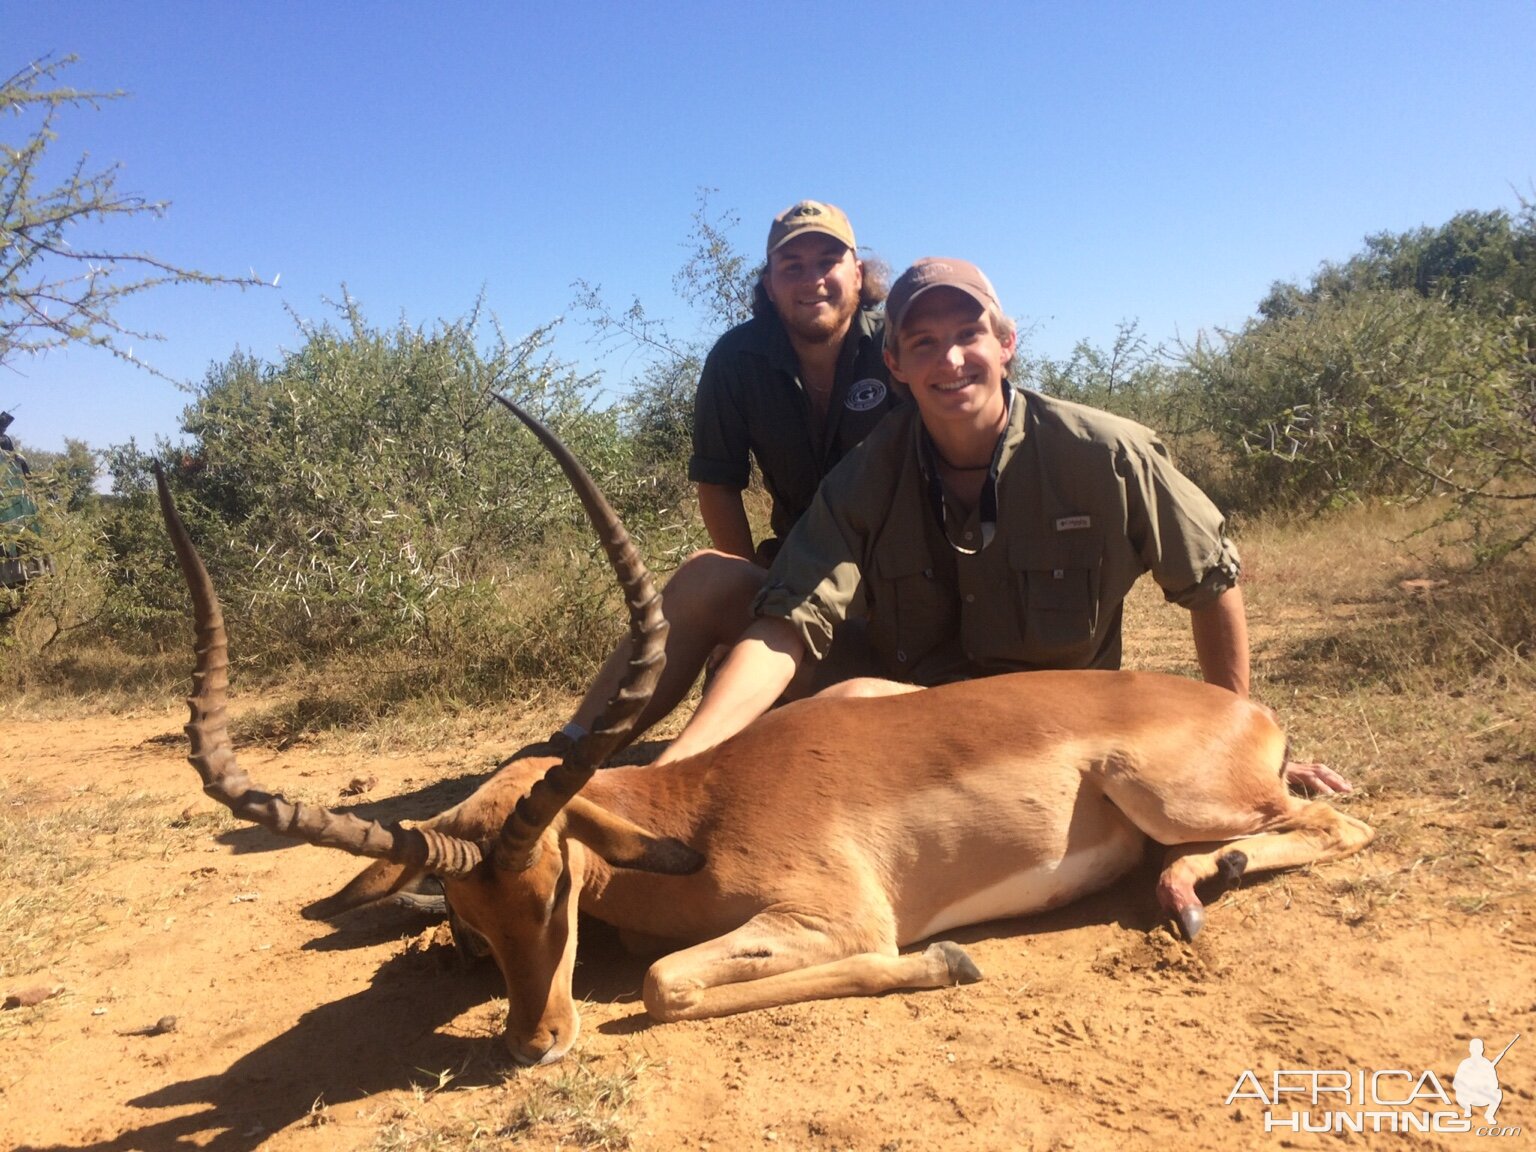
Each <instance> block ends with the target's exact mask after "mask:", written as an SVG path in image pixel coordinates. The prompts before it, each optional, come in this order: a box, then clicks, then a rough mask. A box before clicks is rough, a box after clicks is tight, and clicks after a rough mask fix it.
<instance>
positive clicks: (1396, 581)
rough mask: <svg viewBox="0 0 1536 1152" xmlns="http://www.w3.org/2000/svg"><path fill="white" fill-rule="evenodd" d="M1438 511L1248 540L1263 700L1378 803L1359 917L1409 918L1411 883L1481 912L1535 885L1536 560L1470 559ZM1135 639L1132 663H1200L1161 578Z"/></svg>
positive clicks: (1373, 516)
mask: <svg viewBox="0 0 1536 1152" xmlns="http://www.w3.org/2000/svg"><path fill="white" fill-rule="evenodd" d="M1434 516H1435V510H1434V509H1431V508H1420V509H1413V510H1404V509H1397V508H1369V509H1368V508H1358V509H1352V510H1350V511H1348V512H1345V513H1342V514H1339V515H1337V516H1335V517H1331V518H1327V519H1324V520H1320V521H1313V522H1305V523H1302V522H1284V521H1268V522H1265V523H1261V524H1256V525H1252V526H1250V527H1249V529H1248V531H1247V532H1246V533H1245V534H1244V535H1243V536H1242V538H1241V540H1240V545H1241V550H1242V553H1243V560H1244V592H1245V596H1246V600H1247V605H1248V614H1249V622H1250V628H1251V632H1252V641H1253V690H1254V694H1255V695H1256V696H1257V697H1258V698H1259V699H1261V700H1263V701H1265V702H1266V703H1268V704H1269V705H1271V706H1272V707H1274V708H1275V709H1276V711H1277V712H1278V713H1279V714H1280V716H1281V718H1282V719H1283V721H1284V722H1285V724H1286V726H1287V729H1288V731H1289V733H1290V735H1291V739H1292V744H1293V749H1294V754H1295V755H1296V756H1297V758H1299V759H1309V760H1321V761H1324V762H1326V763H1329V764H1331V765H1332V766H1333V767H1335V768H1337V769H1339V770H1340V771H1342V772H1343V773H1344V774H1345V775H1346V776H1347V777H1348V778H1349V779H1350V780H1351V781H1352V782H1353V783H1354V785H1355V787H1356V790H1357V793H1358V794H1359V795H1360V796H1361V797H1363V798H1364V799H1366V800H1367V802H1369V803H1370V804H1371V806H1372V810H1373V816H1372V820H1373V823H1374V824H1375V825H1376V828H1377V839H1376V841H1375V844H1374V845H1373V847H1372V852H1371V860H1372V861H1373V862H1374V865H1375V867H1374V868H1373V870H1372V871H1371V872H1369V873H1368V874H1366V875H1365V876H1363V877H1361V878H1359V879H1357V880H1354V881H1350V882H1348V883H1347V884H1341V885H1336V886H1335V888H1334V891H1332V892H1331V893H1330V894H1329V897H1328V899H1329V902H1330V904H1331V906H1332V909H1333V911H1334V912H1335V914H1337V915H1338V916H1340V917H1341V918H1343V919H1344V920H1346V921H1347V922H1349V923H1352V924H1358V923H1363V922H1365V921H1368V920H1371V919H1373V918H1383V917H1390V916H1392V915H1394V914H1395V910H1396V908H1397V906H1398V904H1399V899H1400V897H1401V896H1402V894H1403V893H1404V892H1405V891H1406V890H1408V889H1409V888H1410V887H1413V888H1417V889H1420V890H1424V889H1426V888H1427V889H1428V890H1431V891H1435V892H1437V893H1438V894H1439V898H1440V900H1441V901H1442V902H1443V904H1444V905H1445V906H1446V907H1448V908H1451V909H1454V910H1456V911H1458V912H1460V913H1462V914H1465V915H1486V914H1490V913H1492V912H1495V911H1497V910H1498V909H1499V907H1500V906H1501V905H1503V904H1506V903H1508V902H1509V901H1511V900H1513V899H1516V898H1519V897H1521V896H1529V895H1530V894H1531V892H1532V886H1531V883H1530V871H1529V867H1528V861H1529V859H1530V853H1532V852H1533V851H1536V834H1533V831H1532V828H1533V824H1536V800H1533V796H1536V720H1533V717H1536V559H1533V558H1521V557H1516V558H1514V559H1513V560H1511V561H1508V562H1506V563H1504V564H1502V565H1499V566H1496V567H1494V568H1491V569H1488V570H1485V571H1481V572H1468V571H1466V570H1462V569H1458V568H1456V567H1455V566H1454V562H1455V561H1457V560H1459V559H1462V557H1460V556H1459V555H1458V552H1457V549H1458V547H1459V541H1458V538H1457V535H1456V532H1455V529H1454V528H1451V529H1446V528H1444V527H1440V528H1432V529H1431V530H1426V526H1429V525H1432V524H1433V520H1434ZM1410 580H1429V581H1433V582H1436V583H1435V584H1434V585H1433V586H1432V587H1428V588H1425V587H1423V586H1420V587H1413V586H1409V587H1407V588H1405V587H1404V586H1403V582H1404V581H1410ZM1439 581H1444V583H1443V584H1441V583H1438V582H1439ZM1126 636H1127V641H1128V643H1127V649H1126V663H1127V665H1129V666H1134V667H1144V668H1154V669H1157V670H1160V671H1169V672H1176V673H1181V674H1184V675H1191V676H1193V675H1196V674H1197V670H1196V665H1195V662H1194V655H1193V649H1192V645H1191V644H1190V640H1189V626H1188V619H1187V617H1186V616H1185V615H1184V614H1183V613H1182V612H1180V611H1178V610H1177V609H1173V608H1169V607H1167V606H1166V605H1165V604H1164V603H1163V601H1162V597H1161V594H1160V593H1159V592H1158V590H1157V589H1156V588H1155V587H1153V586H1151V585H1150V584H1149V583H1146V582H1144V583H1143V584H1142V585H1141V586H1138V588H1137V590H1136V592H1135V594H1134V595H1133V596H1132V598H1131V600H1130V602H1129V603H1128V605H1127V620H1126Z"/></svg>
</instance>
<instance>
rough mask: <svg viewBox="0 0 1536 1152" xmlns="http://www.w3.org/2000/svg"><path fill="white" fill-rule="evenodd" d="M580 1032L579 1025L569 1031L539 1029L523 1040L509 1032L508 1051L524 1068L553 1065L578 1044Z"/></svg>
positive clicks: (507, 1037)
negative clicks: (578, 1033) (577, 1034)
mask: <svg viewBox="0 0 1536 1152" xmlns="http://www.w3.org/2000/svg"><path fill="white" fill-rule="evenodd" d="M578 1031H579V1024H578V1026H575V1027H572V1028H571V1029H570V1030H569V1031H567V1030H566V1029H563V1028H539V1029H538V1030H537V1031H535V1032H534V1033H533V1034H532V1035H530V1036H525V1037H523V1038H521V1039H519V1038H517V1037H515V1036H514V1035H513V1034H512V1033H511V1032H510V1031H509V1032H507V1034H506V1044H507V1051H508V1053H510V1054H511V1056H512V1059H514V1060H516V1061H517V1062H518V1064H520V1065H522V1067H524V1068H534V1067H537V1066H539V1065H541V1064H553V1063H554V1062H555V1061H556V1060H558V1059H560V1057H562V1056H564V1055H565V1054H566V1052H568V1051H569V1050H570V1047H571V1045H572V1044H574V1043H575V1042H576V1033H577V1032H578Z"/></svg>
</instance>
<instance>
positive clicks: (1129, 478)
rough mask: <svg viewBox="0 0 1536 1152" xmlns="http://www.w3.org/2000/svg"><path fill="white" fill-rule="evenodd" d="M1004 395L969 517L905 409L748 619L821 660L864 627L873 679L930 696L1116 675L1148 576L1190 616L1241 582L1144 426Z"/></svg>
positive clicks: (853, 463) (851, 465)
mask: <svg viewBox="0 0 1536 1152" xmlns="http://www.w3.org/2000/svg"><path fill="white" fill-rule="evenodd" d="M1004 387H1005V388H1008V387H1010V386H1009V385H1007V384H1004ZM1010 391H1011V393H1012V395H1011V400H1010V405H1009V414H1008V426H1007V429H1006V431H1005V432H1004V434H1003V437H1002V438H1001V440H1000V441H999V443H998V447H997V452H996V455H995V456H994V459H993V462H992V469H991V472H990V473H989V478H988V488H989V489H990V490H991V492H990V495H989V494H988V493H987V492H984V493H983V498H982V500H981V502H980V503H979V504H978V507H977V508H976V509H975V510H974V511H972V512H971V513H970V514H969V515H963V514H961V512H960V510H959V509H958V508H957V507H956V506H955V505H954V504H953V503H952V502H950V501H948V500H947V499H946V498H945V497H944V496H943V494H942V489H941V488H940V486H939V485H938V484H937V482H936V480H935V475H934V471H933V466H932V463H931V449H930V448H929V447H928V440H927V433H926V431H925V430H924V429H923V427H922V422H921V420H920V419H919V418H918V413H917V410H916V408H915V407H914V406H912V405H907V406H906V407H904V408H902V409H899V410H898V411H897V412H896V413H894V414H893V415H892V416H891V417H890V418H889V419H888V420H886V422H885V423H884V424H882V425H881V427H880V428H878V429H877V430H876V431H875V432H874V433H873V434H872V435H871V436H870V437H869V439H867V440H866V441H865V442H864V443H863V444H861V445H860V446H859V447H858V448H856V449H854V450H853V451H852V452H851V453H849V455H848V456H847V458H846V459H844V461H843V462H842V463H841V464H840V465H839V466H838V467H837V468H836V469H834V470H833V471H832V473H831V474H830V475H829V476H828V477H827V479H826V481H825V483H823V484H822V486H821V489H820V490H819V491H818V492H817V494H816V498H815V500H814V501H813V502H812V505H811V507H810V509H809V510H808V511H807V513H806V515H805V516H804V517H803V518H802V519H801V521H800V523H799V524H798V525H797V526H796V527H795V529H794V531H793V532H792V533H791V534H790V536H789V538H788V540H786V541H785V544H784V547H783V549H782V550H781V551H780V552H779V555H778V558H777V559H776V561H775V562H774V565H773V568H772V570H771V572H770V573H769V577H768V584H767V586H766V587H765V588H764V589H763V591H762V592H761V593H760V594H759V596H758V598H757V600H756V602H755V604H754V611H755V612H756V613H757V614H758V615H760V616H777V617H780V618H783V619H787V620H789V621H790V622H791V623H793V624H794V625H795V627H796V628H797V629H798V630H799V632H800V635H801V638H802V639H803V640H804V641H805V644H806V646H807V648H808V649H809V651H810V652H811V653H812V654H814V656H815V657H816V658H818V659H820V658H822V657H823V656H825V655H826V652H827V648H828V646H829V644H830V642H831V636H832V628H833V625H834V624H836V623H837V622H838V621H840V620H843V619H847V618H849V617H858V616H863V617H867V619H868V637H869V642H870V645H871V647H872V648H873V649H874V652H875V655H876V657H877V659H878V660H879V661H880V662H881V663H882V664H883V665H884V667H883V668H881V669H877V670H876V674H879V675H883V676H886V677H888V678H890V679H896V680H904V681H908V682H911V683H916V684H935V683H941V682H944V681H947V680H955V679H964V678H968V677H975V676H986V675H991V674H994V673H998V672H1011V671H1027V670H1035V669H1045V668H1117V667H1119V665H1120V626H1121V612H1122V602H1123V601H1124V599H1125V596H1126V594H1127V593H1128V592H1129V591H1130V589H1131V586H1132V585H1133V584H1134V583H1135V582H1136V580H1137V578H1138V577H1140V576H1141V574H1142V573H1143V572H1150V573H1152V577H1153V579H1154V580H1156V581H1157V583H1158V584H1159V585H1160V586H1161V587H1162V589H1163V592H1164V594H1165V596H1166V597H1167V599H1168V600H1170V601H1172V602H1174V603H1177V604H1180V605H1182V606H1184V607H1186V608H1199V607H1202V606H1204V605H1207V604H1210V603H1212V602H1213V601H1214V600H1215V599H1216V598H1217V597H1218V596H1219V595H1220V594H1221V593H1222V592H1224V591H1226V590H1227V589H1228V588H1230V587H1232V586H1233V585H1235V584H1236V583H1237V577H1238V556H1237V552H1236V550H1235V549H1234V548H1233V546H1232V543H1231V542H1230V541H1229V540H1228V539H1227V537H1226V534H1225V524H1224V521H1223V518H1222V516H1221V513H1220V512H1219V511H1218V510H1217V509H1216V507H1215V505H1213V504H1212V503H1211V501H1210V500H1209V499H1208V498H1207V497H1206V495H1205V494H1204V493H1203V492H1201V491H1200V489H1199V488H1197V487H1196V486H1195V484H1194V483H1193V482H1192V481H1190V480H1189V479H1188V478H1187V477H1186V476H1184V475H1183V474H1182V473H1181V472H1179V471H1178V469H1176V468H1175V467H1174V466H1173V463H1172V462H1171V461H1170V460H1169V458H1168V454H1167V450H1166V449H1165V448H1164V447H1163V445H1162V443H1161V442H1160V441H1159V440H1158V439H1157V436H1156V435H1155V434H1154V433H1153V432H1152V431H1151V430H1150V429H1147V428H1144V427H1142V426H1141V425H1140V424H1136V423H1134V422H1132V421H1130V420H1124V419H1121V418H1120V417H1117V416H1112V415H1110V414H1108V413H1105V412H1100V411H1097V410H1095V409H1092V408H1086V407H1084V406H1082V405H1080V404H1073V403H1070V402H1068V401H1065V400H1057V399H1054V398H1052V397H1049V396H1044V395H1041V394H1040V393H1038V392H1029V391H1023V390H1018V389H1010Z"/></svg>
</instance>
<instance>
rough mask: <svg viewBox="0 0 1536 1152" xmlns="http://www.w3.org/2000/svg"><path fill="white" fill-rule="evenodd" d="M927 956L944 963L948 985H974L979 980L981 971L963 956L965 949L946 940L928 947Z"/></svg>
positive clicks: (967, 957)
mask: <svg viewBox="0 0 1536 1152" xmlns="http://www.w3.org/2000/svg"><path fill="white" fill-rule="evenodd" d="M928 955H929V956H933V957H935V958H937V959H942V960H943V961H944V967H945V968H946V969H948V971H949V981H948V982H949V983H950V984H952V985H953V984H974V983H976V981H978V980H980V979H981V969H980V968H978V967H976V964H975V962H974V961H972V960H971V958H970V957H969V956H967V955H966V954H965V949H964V948H962V947H960V945H958V944H951V943H950V942H949V941H948V940H940V941H939V942H938V943H937V944H930V945H928Z"/></svg>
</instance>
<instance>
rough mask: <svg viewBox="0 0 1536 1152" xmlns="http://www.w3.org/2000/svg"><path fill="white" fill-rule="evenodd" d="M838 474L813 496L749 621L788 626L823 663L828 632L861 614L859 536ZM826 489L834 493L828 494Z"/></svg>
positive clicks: (855, 517)
mask: <svg viewBox="0 0 1536 1152" xmlns="http://www.w3.org/2000/svg"><path fill="white" fill-rule="evenodd" d="M855 452H857V449H856V450H855ZM841 471H843V469H842V468H841V467H840V468H839V469H837V470H836V471H834V472H833V474H832V476H829V477H828V478H827V480H826V482H824V483H823V484H822V485H821V487H820V488H819V489H818V490H817V492H816V496H815V499H814V500H812V502H811V506H810V508H809V509H807V511H806V513H805V515H804V516H802V517H801V518H800V521H799V523H797V524H796V525H795V527H794V530H793V531H792V532H790V534H789V536H788V538H787V539H786V540H785V541H784V547H783V548H781V549H780V550H779V554H778V556H777V557H776V558H775V559H774V562H773V567H772V568H771V569H770V570H769V572H768V582H767V584H766V585H764V587H763V590H762V591H761V592H759V593H758V594H757V598H756V599H755V600H754V601H753V603H752V612H753V615H755V616H773V617H778V618H779V619H783V620H788V621H789V622H790V623H791V624H793V625H794V627H795V629H796V631H798V632H799V633H800V638H801V640H802V641H804V643H805V646H806V649H807V651H809V652H810V653H811V655H813V656H814V657H815V658H816V659H817V660H821V659H824V658H825V657H826V655H827V650H828V649H829V648H830V647H831V644H832V630H833V628H834V627H835V626H836V625H837V624H838V623H839V622H840V621H843V620H846V619H848V618H850V617H854V616H862V615H863V614H864V613H865V602H864V578H863V572H862V569H861V567H860V564H861V558H862V554H863V544H862V535H863V534H862V533H861V532H860V531H859V529H858V526H857V519H858V518H857V515H856V514H855V515H849V512H850V510H851V509H850V507H849V505H850V501H849V497H848V494H846V493H844V494H841V496H840V495H839V494H838V492H837V488H838V486H837V485H836V483H835V481H836V480H837V479H838V478H839V477H838V473H839V472H841ZM829 488H832V489H834V491H833V492H832V493H829V491H828V489H829ZM834 508H839V509H841V511H836V512H835V511H834Z"/></svg>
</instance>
